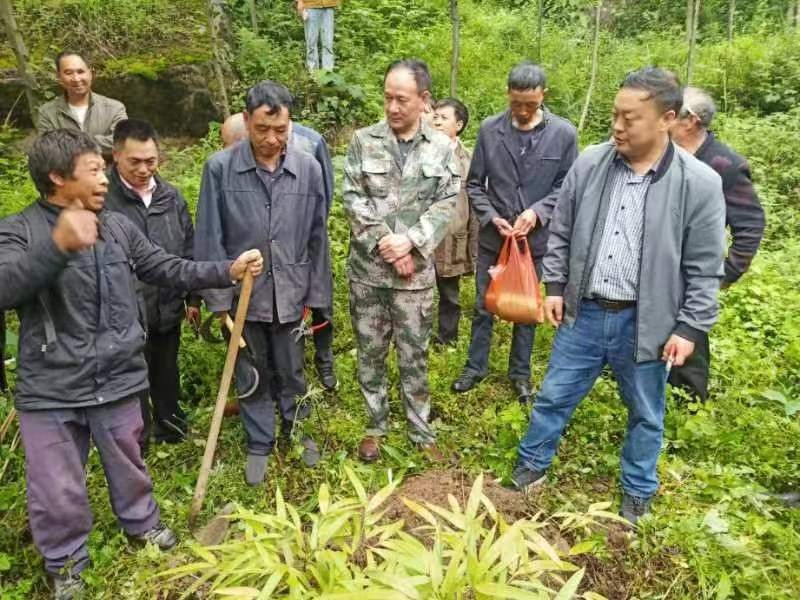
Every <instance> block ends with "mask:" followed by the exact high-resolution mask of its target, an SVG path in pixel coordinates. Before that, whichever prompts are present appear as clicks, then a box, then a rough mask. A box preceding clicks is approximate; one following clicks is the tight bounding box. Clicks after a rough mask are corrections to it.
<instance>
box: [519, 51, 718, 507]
mask: <svg viewBox="0 0 800 600" xmlns="http://www.w3.org/2000/svg"><path fill="white" fill-rule="evenodd" d="M682 101H683V100H682V89H681V86H680V85H679V83H678V81H677V79H676V78H675V76H674V75H673V74H672V73H670V72H668V71H664V70H662V69H658V68H654V67H646V68H644V69H641V70H639V71H634V72H632V73H630V74H629V75H628V76H627V77H626V79H625V81H624V83H623V84H622V86H621V88H620V90H619V92H618V93H617V97H616V100H615V103H614V115H613V141H612V142H609V143H605V144H600V145H598V146H594V147H591V148H588V149H587V150H585V151H584V152H583V153H582V154H581V155H580V156H579V157H578V159H577V160H576V162H575V164H574V165H573V167H572V169H571V170H570V172H569V173H568V174H567V177H566V179H565V180H564V184H563V186H562V188H561V193H560V196H559V199H558V202H557V204H556V209H555V211H554V214H553V217H552V220H551V222H550V239H549V242H548V249H547V254H546V255H545V258H544V275H543V278H542V279H543V280H544V283H545V285H546V288H547V298H546V300H545V315H546V317H547V319H548V320H549V321H550V323H551V324H553V325H554V326H556V327H558V333H557V334H556V338H555V341H554V344H553V350H552V355H551V358H550V364H549V366H548V369H547V374H546V375H545V379H544V383H543V384H542V388H541V391H540V392H539V395H538V397H537V399H536V402H535V404H534V409H533V411H532V412H531V420H530V424H529V427H528V432H527V434H526V435H525V437H524V439H523V440H522V442H521V443H520V447H519V457H518V459H517V465H516V468H515V469H514V474H513V481H514V483H515V485H516V486H517V488H518V489H521V490H527V489H528V488H530V487H532V486H534V485H537V484H540V483H542V482H543V481H544V480H545V471H546V469H547V468H548V467H549V466H550V464H551V462H552V459H553V456H554V454H555V452H556V447H557V445H558V440H559V438H560V437H561V434H562V432H563V430H564V427H565V426H566V424H567V423H568V422H569V420H570V417H571V416H572V413H573V411H574V410H575V408H576V407H577V406H578V404H579V403H580V401H581V400H582V399H583V398H584V397H585V396H586V395H587V394H588V393H589V391H590V390H591V388H592V386H593V384H594V382H595V380H596V379H597V377H598V376H599V375H600V373H601V372H602V370H603V368H604V367H605V366H606V365H608V366H610V367H611V370H612V371H613V373H614V376H615V378H616V380H617V382H618V385H619V390H620V395H621V396H622V400H623V402H624V404H625V406H626V407H627V410H628V425H627V433H626V436H625V443H624V446H623V449H622V488H623V492H624V495H623V501H622V509H621V511H620V514H622V516H624V517H625V518H627V519H628V520H630V521H631V522H633V523H635V522H636V521H637V520H638V519H639V517H641V516H642V515H644V514H645V513H647V512H648V510H649V506H650V501H651V498H652V496H653V495H654V494H655V492H656V490H657V488H658V476H657V473H656V464H657V462H658V456H659V454H660V452H661V442H662V437H663V431H664V404H665V384H666V378H667V373H668V371H669V368H670V367H671V365H675V366H680V365H682V364H683V363H684V361H685V360H686V359H687V358H688V357H689V356H690V355H691V354H692V352H693V351H694V344H695V341H696V340H697V339H699V338H700V336H701V335H702V334H703V333H705V332H708V330H709V329H710V328H711V326H712V325H713V324H714V322H715V321H716V319H717V311H718V305H717V292H718V290H719V285H720V281H721V279H722V277H723V275H724V270H723V258H724V251H725V199H724V197H723V194H722V182H721V180H720V178H719V175H717V174H716V173H715V172H714V171H713V170H712V169H711V168H710V167H708V166H707V165H705V164H703V163H701V162H700V161H699V160H697V159H695V158H694V157H693V156H691V155H690V154H689V153H687V152H685V151H683V150H681V149H680V148H678V147H677V146H675V145H674V144H673V143H672V142H671V140H670V138H669V128H670V125H671V124H672V122H673V121H674V120H675V118H676V116H677V114H678V112H679V111H680V108H681V104H682Z"/></svg>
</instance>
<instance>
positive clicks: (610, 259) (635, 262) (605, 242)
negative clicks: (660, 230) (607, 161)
mask: <svg viewBox="0 0 800 600" xmlns="http://www.w3.org/2000/svg"><path fill="white" fill-rule="evenodd" d="M660 162H661V159H659V160H658V161H656V163H655V164H654V165H653V166H652V167H650V169H649V170H648V171H647V173H645V174H644V175H637V174H636V173H635V172H634V171H633V169H631V167H630V166H629V165H628V163H627V162H626V161H625V159H624V158H623V157H622V156H621V155H619V154H618V155H617V156H616V158H615V159H614V161H613V163H612V166H611V173H609V178H608V181H609V185H610V186H611V197H610V202H609V207H608V214H607V215H606V222H605V225H604V226H603V236H602V238H601V240H600V246H599V249H598V251H597V257H596V259H595V263H594V268H593V269H592V274H591V279H590V281H589V296H594V297H600V298H605V299H607V300H630V301H635V300H636V299H637V298H638V295H639V263H640V261H641V257H642V232H643V231H644V206H645V201H646V199H647V189H648V188H649V187H650V181H651V180H652V178H653V175H654V174H655V172H656V170H657V169H658V165H659V163H660Z"/></svg>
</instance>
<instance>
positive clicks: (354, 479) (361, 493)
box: [344, 465, 367, 504]
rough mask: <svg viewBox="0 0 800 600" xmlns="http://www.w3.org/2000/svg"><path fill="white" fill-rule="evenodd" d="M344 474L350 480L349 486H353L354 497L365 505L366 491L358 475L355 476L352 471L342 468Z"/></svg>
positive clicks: (348, 468)
mask: <svg viewBox="0 0 800 600" xmlns="http://www.w3.org/2000/svg"><path fill="white" fill-rule="evenodd" d="M344 472H345V474H346V475H347V478H348V479H349V480H350V485H352V486H353V490H355V492H356V496H358V499H359V500H360V501H361V504H366V503H367V491H366V490H365V489H364V484H362V483H361V480H360V479H359V478H358V475H356V474H355V472H354V471H353V469H351V468H350V467H348V466H346V465H345V467H344Z"/></svg>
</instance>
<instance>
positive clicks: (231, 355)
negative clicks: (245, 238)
mask: <svg viewBox="0 0 800 600" xmlns="http://www.w3.org/2000/svg"><path fill="white" fill-rule="evenodd" d="M252 291H253V275H252V274H251V273H250V270H249V269H248V270H247V271H245V274H244V279H243V280H242V289H241V292H240V294H239V304H238V306H237V307H236V319H235V320H234V322H233V331H232V332H231V339H230V341H229V342H228V353H227V355H226V356H225V367H224V368H223V369H222V380H221V381H220V384H219V392H218V393H217V402H216V404H215V405H214V416H213V417H212V418H211V427H210V428H209V431H208V440H207V441H206V447H205V451H204V452H203V462H202V463H201V465H200V472H199V473H198V475H197V484H196V485H195V488H194V497H193V498H192V505H191V507H190V508H189V525H190V527H191V526H194V523H195V521H196V519H197V515H198V514H200V510H201V509H202V508H203V499H204V498H205V495H206V488H207V487H208V478H209V475H210V474H211V467H212V465H213V464H214V453H215V452H216V450H217V440H218V438H219V430H220V428H221V426H222V416H223V413H224V412H225V404H226V402H227V400H228V391H229V390H230V387H231V380H232V379H233V369H234V365H235V364H236V355H237V354H238V353H239V340H241V338H242V330H243V329H244V321H245V317H246V316H247V308H248V306H249V305H250V294H251V293H252Z"/></svg>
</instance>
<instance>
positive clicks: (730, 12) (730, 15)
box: [728, 0, 736, 43]
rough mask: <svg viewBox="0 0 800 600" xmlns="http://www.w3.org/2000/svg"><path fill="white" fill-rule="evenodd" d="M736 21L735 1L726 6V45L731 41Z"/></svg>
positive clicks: (732, 0)
mask: <svg viewBox="0 0 800 600" xmlns="http://www.w3.org/2000/svg"><path fill="white" fill-rule="evenodd" d="M735 20H736V0H731V1H730V3H729V4H728V43H731V42H732V41H733V26H734V23H735Z"/></svg>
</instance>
